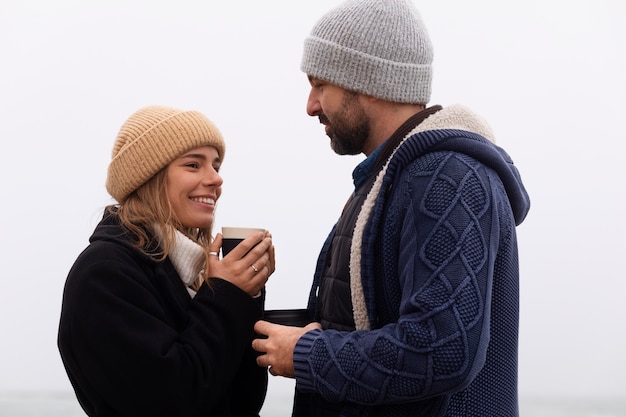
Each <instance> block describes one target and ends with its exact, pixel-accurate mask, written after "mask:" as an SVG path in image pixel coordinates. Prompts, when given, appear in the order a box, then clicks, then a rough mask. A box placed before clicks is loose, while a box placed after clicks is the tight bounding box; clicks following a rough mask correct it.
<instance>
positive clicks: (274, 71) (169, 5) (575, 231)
mask: <svg viewBox="0 0 626 417" xmlns="http://www.w3.org/2000/svg"><path fill="white" fill-rule="evenodd" d="M215 3H217V2H215V1H213V2H211V1H201V0H197V1H191V0H182V1H180V0H179V1H176V2H173V1H172V2H165V1H155V0H144V1H141V2H140V1H121V0H116V1H107V2H97V3H96V2H85V1H79V0H74V1H71V0H55V1H48V0H39V1H31V0H23V1H20V2H18V1H10V0H0V53H1V59H2V65H1V69H0V138H1V140H2V154H1V155H2V163H0V193H1V195H2V203H1V205H0V210H2V211H1V216H0V271H2V272H1V275H0V334H1V335H2V336H1V338H2V339H1V343H0V390H31V389H32V390H42V389H43V390H71V387H70V385H69V382H68V380H67V377H66V375H65V372H64V370H63V367H62V364H61V361H60V358H59V354H58V351H57V348H56V331H57V325H58V318H59V311H60V303H61V294H62V289H63V284H64V281H65V276H66V274H67V271H68V270H69V268H70V266H71V265H72V263H73V261H74V259H75V258H76V256H77V255H78V253H79V252H80V251H81V250H82V249H83V248H84V247H85V245H86V244H87V239H88V237H89V235H90V234H91V232H92V229H93V227H94V226H95V224H96V223H97V221H98V220H99V217H100V213H101V209H102V207H103V206H105V205H106V204H109V203H110V200H109V197H108V195H107V193H106V191H105V188H104V180H105V175H106V167H107V165H108V161H109V157H110V151H111V147H112V144H113V140H114V138H115V136H116V134H117V131H118V129H119V127H120V126H121V124H122V123H123V122H124V120H125V119H126V118H127V117H128V116H129V115H130V114H131V113H132V112H134V111H135V110H137V109H138V108H139V107H142V106H144V105H148V104H162V105H170V106H174V107H179V108H185V109H197V110H200V111H202V112H203V113H205V114H206V115H207V116H208V117H209V118H211V119H212V120H213V121H214V122H215V123H216V124H217V125H218V126H219V127H220V129H221V130H222V133H223V134H224V136H225V138H226V143H227V151H226V160H225V164H224V166H223V170H222V174H223V177H224V181H225V182H224V193H223V196H222V199H221V200H220V203H219V209H218V214H217V226H218V227H219V226H221V225H237V226H261V227H266V228H268V229H269V230H270V231H272V233H273V235H274V243H275V245H276V250H277V258H278V259H277V270H276V273H275V274H274V275H273V277H272V278H271V282H270V283H269V284H268V300H267V308H288V307H301V306H304V304H305V303H306V299H307V295H308V290H309V283H310V281H311V277H312V273H313V269H314V265H315V260H316V258H317V254H318V250H319V248H320V246H321V244H322V242H323V240H324V238H325V236H326V234H327V232H328V230H329V229H330V227H331V226H332V224H333V223H334V221H335V220H336V218H337V216H338V214H339V211H340V209H341V207H342V206H343V203H344V201H345V199H346V198H347V196H348V194H349V193H350V191H351V187H352V184H351V176H350V175H351V171H352V168H353V167H354V166H355V165H356V164H357V163H358V162H360V161H361V160H362V157H361V156H358V157H340V156H337V155H335V154H334V153H333V152H332V151H331V150H330V148H329V146H328V139H327V138H326V136H325V135H324V133H323V129H322V127H321V126H320V125H319V123H318V122H317V119H314V118H310V117H308V116H307V115H306V113H305V101H306V97H307V94H308V83H307V81H306V77H305V75H304V74H302V73H301V72H300V70H299V64H300V58H301V49H302V42H303V40H304V38H305V37H306V35H307V34H308V32H309V30H310V28H311V27H312V25H313V24H314V22H315V21H316V20H317V18H318V17H319V16H321V15H322V14H323V13H324V12H326V11H327V10H328V9H329V8H330V7H331V6H334V5H336V4H338V1H337V0H317V1H315V2H303V1H296V0H266V1H258V0H240V1H222V2H220V4H215ZM416 5H417V7H418V9H419V10H420V11H421V12H422V15H423V18H424V20H425V22H426V25H427V27H428V30H429V32H430V35H431V38H432V40H433V43H434V48H435V63H434V85H433V95H432V101H431V104H442V105H449V104H454V103H461V104H465V105H467V106H469V107H471V108H473V109H474V110H475V111H477V112H478V113H480V114H482V115H483V116H484V117H485V118H486V119H487V120H488V121H489V122H490V123H491V124H492V127H493V128H494V130H495V132H496V136H497V141H498V143H499V144H500V145H502V146H503V147H504V148H505V149H506V150H507V151H508V152H509V153H510V155H511V156H512V158H513V160H514V161H515V162H516V164H517V165H518V168H519V169H520V171H521V173H522V176H523V178H524V181H525V184H526V186H527V189H528V191H529V193H530V195H531V199H532V208H531V212H530V214H529V216H528V217H527V219H526V222H525V223H524V224H523V225H522V226H520V227H519V228H518V234H519V244H520V258H521V270H522V277H521V288H522V294H521V297H522V300H521V336H520V337H521V341H520V394H521V396H522V397H529V396H537V395H546V396H550V397H553V396H568V397H588V396H593V397H604V396H606V397H610V396H613V397H616V396H618V397H626V389H624V388H623V387H624V383H623V375H625V374H626V360H625V359H624V354H623V352H626V327H625V325H626V313H625V312H624V299H625V298H624V292H625V290H626V283H625V278H626V254H625V249H626V244H625V243H624V236H625V235H626V226H625V225H624V214H625V211H624V210H625V209H624V207H625V206H626V186H625V185H624V182H623V181H624V178H625V175H624V173H623V172H622V168H621V167H622V164H623V159H624V156H623V149H624V140H625V139H626V134H625V133H624V129H623V126H622V125H623V121H624V119H625V113H626V98H625V97H626V82H625V81H624V79H625V74H626V42H625V41H626V29H625V28H626V25H625V24H624V22H625V21H626V3H625V2H623V1H622V0H613V1H611V0H588V1H582V0H573V1H571V0H570V1H567V0H562V1H560V0H535V1H525V2H521V3H520V2H517V3H511V2H502V1H498V0H493V1H487V0H476V1H467V0H437V1H425V0H423V1H422V0H420V1H416ZM281 384H282V382H279V381H278V380H277V379H276V378H271V379H270V390H272V389H273V388H272V387H277V386H279V385H281Z"/></svg>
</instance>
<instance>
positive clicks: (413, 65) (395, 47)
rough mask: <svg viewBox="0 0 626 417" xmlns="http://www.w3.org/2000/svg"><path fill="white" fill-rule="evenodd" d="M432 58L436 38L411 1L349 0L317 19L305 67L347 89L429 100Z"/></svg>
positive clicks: (397, 98) (308, 42)
mask: <svg viewBox="0 0 626 417" xmlns="http://www.w3.org/2000/svg"><path fill="white" fill-rule="evenodd" d="M432 60H433V49H432V45H431V42H430V37H429V35H428V32H427V31H426V27H425V26H424V23H423V22H422V19H421V17H420V15H419V13H418V11H417V10H416V9H415V6H414V5H413V4H412V3H411V1H410V0H348V1H345V2H343V3H341V4H340V5H339V6H338V7H337V8H335V9H333V10H331V11H329V12H328V13H327V14H325V15H324V16H322V18H321V19H320V20H318V22H317V23H316V24H315V26H314V27H313V29H312V31H311V34H310V36H309V37H308V38H307V39H306V40H305V43H304V54H303V56H302V64H301V69H302V71H304V72H305V73H306V74H307V75H309V76H312V77H314V78H319V79H321V80H325V81H328V82H330V83H332V84H336V85H338V86H340V87H343V88H345V89H347V90H351V91H356V92H358V93H362V94H366V95H370V96H373V97H377V98H381V99H384V100H389V101H393V102H399V103H418V104H426V103H428V102H429V100H430V92H431V81H432V68H431V64H432Z"/></svg>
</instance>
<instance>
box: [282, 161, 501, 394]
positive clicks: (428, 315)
mask: <svg viewBox="0 0 626 417" xmlns="http://www.w3.org/2000/svg"><path fill="white" fill-rule="evenodd" d="M492 177H493V176H492V175H491V174H490V172H489V169H488V168H486V167H485V166H483V165H481V164H480V163H478V162H477V161H475V160H473V159H472V158H469V157H465V156H463V155H459V154H455V153H451V152H447V153H436V154H428V155H427V156H426V157H423V158H420V159H418V160H416V161H414V162H413V163H411V164H409V165H408V166H407V167H406V168H405V169H403V170H402V171H401V173H399V175H398V176H397V178H396V179H395V180H394V181H393V184H390V186H389V187H385V188H383V189H384V190H391V191H390V195H389V197H388V198H387V199H386V200H385V201H384V204H380V203H377V205H376V207H375V209H374V213H373V214H372V216H373V217H375V218H377V219H380V220H379V222H378V224H376V225H374V226H371V225H369V224H368V227H370V229H371V228H375V230H374V231H372V230H368V232H369V234H368V233H366V234H365V235H364V242H363V252H362V253H363V255H362V256H363V259H362V260H361V265H362V276H363V281H364V292H365V298H366V300H369V301H368V309H370V310H372V309H373V310H374V311H373V313H372V312H370V313H371V314H370V316H373V317H377V319H378V322H377V323H372V328H371V329H369V330H359V331H353V332H339V331H334V330H325V331H312V332H309V333H307V334H305V335H304V336H303V337H302V338H301V339H300V341H299V342H298V344H297V346H296V350H295V352H294V366H295V371H296V379H297V383H298V387H299V389H300V390H302V391H304V392H317V393H319V394H320V395H322V396H323V397H324V398H325V399H326V400H328V401H332V402H339V401H348V402H351V403H356V404H365V405H381V404H400V403H405V402H409V401H420V400H424V399H428V398H432V397H434V396H438V395H442V394H449V393H452V392H456V391H459V390H461V389H463V388H465V387H466V386H467V385H468V384H470V383H471V382H472V380H473V379H474V378H475V377H476V375H477V374H478V373H479V372H480V370H481V368H482V367H483V365H484V363H485V357H486V353H487V347H488V344H489V318H490V303H491V286H492V280H493V270H494V262H495V258H496V251H497V246H498V240H499V233H500V232H499V228H498V219H497V214H496V213H497V211H496V210H495V207H494V194H495V193H497V194H498V197H497V199H498V200H500V201H503V202H507V201H508V200H507V199H506V196H505V195H504V188H503V186H502V184H501V182H499V181H498V180H497V179H496V180H495V181H494V180H493V178H492ZM496 177H497V176H496ZM494 184H495V187H496V189H493V187H494ZM505 204H506V203H505ZM383 207H384V210H383ZM367 239H370V241H367ZM368 274H369V276H368Z"/></svg>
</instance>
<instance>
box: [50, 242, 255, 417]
mask: <svg viewBox="0 0 626 417" xmlns="http://www.w3.org/2000/svg"><path fill="white" fill-rule="evenodd" d="M170 266H171V264H170ZM171 270H172V271H173V267H172V268H171ZM211 281H212V282H211V286H210V288H209V286H207V285H206V284H203V285H202V286H201V287H200V289H199V291H198V293H197V295H196V296H195V297H194V298H193V299H190V298H189V296H188V295H187V293H186V292H185V290H184V287H183V285H182V283H181V282H180V279H179V278H178V277H177V276H175V275H174V276H172V275H171V271H168V270H167V268H164V267H162V264H154V263H152V262H141V261H138V256H137V253H133V252H132V251H131V250H129V249H128V248H126V247H124V246H122V245H116V244H111V243H108V242H104V243H103V242H99V243H98V242H97V243H95V244H93V243H92V245H91V246H90V247H89V248H88V249H87V250H86V251H85V252H84V253H83V254H82V255H81V256H80V257H79V259H78V260H77V262H76V263H75V265H74V266H73V268H72V270H71V271H70V274H69V276H68V279H67V282H66V288H65V292H64V299H63V309H62V313H61V321H60V327H59V340H58V343H59V349H60V352H61V356H62V358H63V362H64V364H65V367H66V370H67V372H68V375H69V377H70V380H71V382H72V384H73V386H74V388H75V390H76V393H77V396H78V398H79V401H80V402H81V405H83V407H84V408H85V409H86V410H87V411H91V412H92V413H93V415H118V416H153V417H154V416H173V415H176V416H196V415H198V416H199V415H205V416H206V415H210V414H211V410H215V409H217V408H219V407H228V405H224V404H221V403H222V402H223V401H224V398H227V397H228V396H229V394H230V392H231V390H232V388H233V387H232V383H233V381H234V380H235V377H236V375H237V374H238V373H240V374H241V373H242V370H241V369H242V368H241V367H242V366H244V367H248V368H250V369H251V368H252V367H256V363H254V358H253V357H250V355H249V354H248V353H245V352H246V351H247V350H249V345H250V342H251V340H252V338H253V325H254V322H255V321H256V320H257V319H258V318H259V317H260V314H261V308H260V305H259V303H258V302H257V301H255V300H254V299H252V298H251V297H250V296H248V295H247V294H246V293H245V292H243V291H241V290H240V289H239V288H237V287H235V286H234V285H232V284H230V283H229V282H227V281H224V280H220V279H212V280H211ZM179 287H180V288H179ZM177 291H178V292H179V293H180V294H182V297H178V298H177V297H176V296H175V294H176V293H177ZM244 353H245V354H244ZM244 359H246V360H247V361H244ZM244 362H245V365H244ZM244 374H245V372H244ZM255 375H256V376H255V378H257V381H258V382H259V385H258V389H259V390H260V391H261V392H262V395H264V392H265V388H266V385H265V384H266V380H265V381H264V380H263V378H264V377H263V375H262V374H260V373H259V374H255ZM242 395H246V394H245V393H242ZM261 404H262V398H261V403H259V404H257V405H256V406H258V408H260V406H261ZM257 412H258V410H257ZM250 414H251V415H252V414H254V413H253V412H251V413H250Z"/></svg>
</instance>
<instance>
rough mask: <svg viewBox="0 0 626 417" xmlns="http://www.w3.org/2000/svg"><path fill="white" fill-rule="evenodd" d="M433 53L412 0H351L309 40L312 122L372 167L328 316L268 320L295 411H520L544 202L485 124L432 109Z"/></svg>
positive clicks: (329, 286) (339, 256)
mask: <svg viewBox="0 0 626 417" xmlns="http://www.w3.org/2000/svg"><path fill="white" fill-rule="evenodd" d="M432 56H433V54H432V46H431V43H430V39H429V37H428V34H427V32H426V29H425V27H424V24H423V23H422V21H421V18H420V16H419V14H418V12H417V11H416V10H415V8H414V6H413V5H412V4H411V3H410V1H408V0H348V1H346V2H344V3H342V4H341V5H339V6H338V7H337V8H335V9H333V10H331V11H330V12H328V13H327V14H326V15H324V16H323V17H322V18H321V19H320V20H319V21H318V23H317V24H316V25H315V26H314V28H313V30H312V32H311V35H310V36H309V37H308V38H307V39H306V41H305V46H304V55H303V59H302V66H301V68H302V70H303V71H304V72H305V73H306V74H307V76H308V78H309V81H310V84H311V92H310V95H309V98H308V102H307V112H308V114H309V115H311V116H317V117H318V118H319V120H320V122H321V123H322V124H324V126H325V130H326V134H327V135H328V136H329V137H330V139H331V147H332V148H333V150H334V151H335V152H337V153H339V154H358V153H361V152H362V153H363V154H365V155H366V157H367V158H366V159H365V160H364V161H363V162H362V163H361V164H359V166H357V168H356V169H355V171H354V174H353V177H354V185H355V190H354V193H353V195H352V196H351V198H350V199H349V200H348V202H347V203H346V206H345V208H344V211H343V213H342V215H341V217H340V219H339V221H338V222H337V224H336V225H335V226H334V228H333V230H332V231H331V233H330V235H329V236H328V239H327V240H326V242H325V244H324V246H323V248H322V250H321V253H320V256H319V261H318V263H317V268H316V271H315V278H314V282H313V287H312V289H311V295H310V300H309V309H310V311H311V313H312V314H313V317H314V318H315V320H316V322H315V323H312V324H310V325H308V326H307V327H304V328H300V327H291V326H280V325H277V324H272V323H269V322H266V321H259V322H257V324H256V325H255V330H256V331H257V333H259V334H262V335H264V336H266V338H264V339H256V340H255V341H254V342H253V347H254V348H255V349H256V350H257V351H259V352H261V355H260V356H259V357H258V359H257V363H258V364H259V365H260V366H268V367H269V371H270V373H271V374H272V375H282V376H285V377H290V378H295V379H296V396H295V401H294V411H293V415H294V416H297V417H300V416H315V417H319V416H393V417H402V416H481V417H483V416H498V417H503V416H517V415H518V403H517V343H518V321H519V320H518V306H519V302H518V298H519V292H518V280H519V267H518V253H517V239H516V233H515V227H516V225H517V224H520V223H521V222H522V220H523V219H524V218H525V216H526V214H527V212H528V210H529V206H530V203H529V198H528V195H527V193H526V190H525V189H524V186H523V184H522V182H521V179H520V176H519V174H518V171H517V169H516V168H515V166H514V165H513V162H512V161H511V159H510V158H509V156H508V155H507V154H506V153H505V151H504V150H502V149H501V148H499V147H498V146H496V145H495V144H494V139H493V134H492V132H491V129H490V128H489V126H488V125H487V124H486V123H485V122H484V121H483V120H482V119H481V118H479V117H478V116H476V115H474V114H473V113H472V112H470V111H469V110H468V109H466V108H464V107H461V106H450V107H446V108H442V107H441V106H431V107H426V104H427V103H428V101H429V99H430V91H431V62H432Z"/></svg>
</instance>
